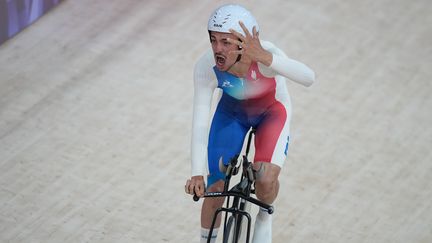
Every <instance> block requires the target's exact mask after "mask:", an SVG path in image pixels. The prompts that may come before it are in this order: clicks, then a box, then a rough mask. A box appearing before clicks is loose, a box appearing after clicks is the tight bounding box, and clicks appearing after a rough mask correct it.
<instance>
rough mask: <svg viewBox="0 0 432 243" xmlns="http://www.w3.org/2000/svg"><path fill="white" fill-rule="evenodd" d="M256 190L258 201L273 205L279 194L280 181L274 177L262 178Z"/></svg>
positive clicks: (258, 181) (257, 182)
mask: <svg viewBox="0 0 432 243" xmlns="http://www.w3.org/2000/svg"><path fill="white" fill-rule="evenodd" d="M255 188H256V195H257V197H258V199H259V200H261V201H263V202H265V203H268V204H271V203H273V202H274V200H275V199H276V197H277V194H278V192H279V180H278V179H277V178H272V177H261V178H260V179H258V180H257V181H256V183H255Z"/></svg>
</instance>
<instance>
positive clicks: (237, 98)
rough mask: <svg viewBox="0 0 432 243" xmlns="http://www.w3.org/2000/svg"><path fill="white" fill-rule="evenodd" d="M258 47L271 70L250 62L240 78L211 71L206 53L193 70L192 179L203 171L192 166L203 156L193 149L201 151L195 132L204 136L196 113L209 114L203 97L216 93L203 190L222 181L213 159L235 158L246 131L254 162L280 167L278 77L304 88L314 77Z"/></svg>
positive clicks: (286, 101)
mask: <svg viewBox="0 0 432 243" xmlns="http://www.w3.org/2000/svg"><path fill="white" fill-rule="evenodd" d="M262 45H263V47H264V48H265V49H267V50H268V51H270V52H271V53H272V54H273V63H272V65H270V67H266V66H264V65H262V64H259V63H252V65H251V66H250V68H249V70H248V72H247V75H246V76H245V77H244V78H239V77H236V76H235V75H232V74H230V73H228V72H221V71H219V70H218V69H217V68H216V67H215V66H214V60H213V61H212V59H213V57H212V53H211V52H210V55H209V54H207V56H206V55H205V56H204V57H203V58H201V60H200V61H199V62H198V63H197V65H196V67H195V76H194V78H195V97H194V124H193V135H192V175H198V174H201V175H203V172H202V171H200V172H199V173H197V172H198V171H196V172H194V170H198V169H199V168H203V166H202V164H201V165H198V164H195V163H198V161H196V160H197V159H199V158H200V157H201V158H202V157H203V155H202V151H197V149H198V148H199V147H200V148H201V149H203V145H202V142H203V141H201V142H200V143H199V144H198V143H197V141H196V140H202V139H203V138H204V137H205V136H203V135H202V134H199V133H200V132H203V131H204V129H206V130H207V131H208V126H207V127H206V126H205V122H207V123H208V118H209V115H205V114H202V113H203V112H207V113H209V108H210V104H209V98H208V97H204V96H209V95H210V97H211V96H212V94H213V91H214V89H215V88H219V89H221V90H222V96H221V97H220V99H219V101H218V103H217V107H216V110H215V112H214V115H213V119H212V122H211V127H210V132H209V135H208V140H207V152H208V153H207V155H208V157H207V160H208V169H209V176H208V184H207V185H208V186H211V185H212V184H213V183H214V182H216V181H218V180H221V179H224V174H223V173H221V172H220V171H219V160H220V159H221V158H222V160H223V162H224V164H226V163H228V161H229V160H230V159H231V158H232V157H233V156H235V155H238V154H239V153H240V151H241V149H242V147H243V141H244V138H245V136H246V134H247V132H248V131H249V129H250V128H252V127H253V128H255V129H256V134H255V140H254V144H255V157H254V161H255V162H269V163H274V164H276V165H278V166H280V167H282V166H283V163H284V161H285V158H286V155H287V150H288V142H289V124H290V118H291V116H290V115H291V113H290V112H291V102H290V98H289V94H288V91H287V88H286V84H285V78H284V77H283V76H285V77H288V78H290V79H292V80H294V81H297V82H299V83H301V84H304V85H306V86H309V85H310V84H311V83H312V82H313V80H314V73H313V71H312V70H310V69H309V68H308V67H306V66H305V65H304V64H302V63H300V62H297V61H294V60H292V59H289V58H288V57H286V56H285V55H284V54H283V53H282V52H281V51H280V50H279V49H277V48H276V47H274V46H273V45H272V44H271V43H269V42H262ZM209 65H210V66H209ZM278 69H282V70H278ZM285 69H288V70H286V71H285ZM283 70H284V71H285V72H284V71H283ZM211 71H212V73H213V74H211V73H210V72H211ZM263 73H265V74H266V75H264V74H263ZM282 75H283V76H282ZM209 92H211V93H210V94H209ZM206 94H207V95H206ZM202 103H204V105H203V104H202ZM210 103H211V98H210ZM206 106H207V108H205V107H206ZM204 110H205V111H204ZM203 119H207V120H205V121H204V120H203ZM196 133H198V134H196ZM194 159H195V161H194ZM200 163H202V162H200ZM194 164H195V165H194Z"/></svg>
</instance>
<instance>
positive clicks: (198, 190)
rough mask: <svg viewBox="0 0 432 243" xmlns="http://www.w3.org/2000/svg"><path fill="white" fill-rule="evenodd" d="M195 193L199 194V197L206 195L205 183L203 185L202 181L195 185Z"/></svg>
mask: <svg viewBox="0 0 432 243" xmlns="http://www.w3.org/2000/svg"><path fill="white" fill-rule="evenodd" d="M194 192H195V195H197V196H198V197H203V196H204V185H202V184H201V183H200V184H198V185H195V191H194Z"/></svg>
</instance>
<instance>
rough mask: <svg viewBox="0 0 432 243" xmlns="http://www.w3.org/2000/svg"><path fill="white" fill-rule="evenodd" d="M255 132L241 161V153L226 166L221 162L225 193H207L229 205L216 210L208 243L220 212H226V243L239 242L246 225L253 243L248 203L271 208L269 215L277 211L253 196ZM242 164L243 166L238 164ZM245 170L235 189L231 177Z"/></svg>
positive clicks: (250, 133) (195, 198)
mask: <svg viewBox="0 0 432 243" xmlns="http://www.w3.org/2000/svg"><path fill="white" fill-rule="evenodd" d="M253 134H255V129H252V130H251V131H250V132H249V137H248V142H247V146H246V153H245V155H243V156H242V160H241V163H239V161H238V157H239V156H238V155H237V156H234V157H233V158H232V159H231V160H230V162H229V163H228V165H224V164H223V163H222V162H220V163H219V167H220V170H221V171H223V172H225V183H224V189H223V191H222V192H205V193H204V197H225V198H226V206H225V207H221V208H219V209H217V210H216V212H215V214H214V216H213V221H212V224H211V227H210V231H209V235H208V238H207V239H208V240H207V243H210V240H211V235H212V233H213V229H214V225H215V223H216V219H217V217H218V215H219V214H220V213H224V215H225V217H224V221H223V243H238V242H239V240H240V237H241V234H242V233H243V234H244V232H242V231H244V230H242V229H243V226H244V225H245V224H247V227H246V235H245V236H246V243H249V238H250V231H251V221H252V218H251V216H250V214H249V212H248V209H247V208H248V207H247V204H248V203H252V204H255V205H257V206H259V207H261V208H262V209H264V210H267V212H268V213H269V214H272V213H273V212H274V208H273V206H271V205H268V204H265V203H263V202H261V201H259V200H257V199H256V198H254V197H252V196H251V195H252V194H255V188H254V184H255V178H256V177H255V171H254V170H253V168H252V163H251V162H249V160H248V155H249V150H250V145H251V140H252V135H253ZM237 164H239V165H237ZM240 168H241V169H242V173H241V178H240V182H239V183H237V184H236V185H234V186H233V187H232V188H231V189H230V188H229V184H230V181H231V178H232V177H233V176H235V175H237V174H238V172H239V171H240ZM194 200H195V201H198V200H199V198H198V197H197V196H196V195H195V196H194Z"/></svg>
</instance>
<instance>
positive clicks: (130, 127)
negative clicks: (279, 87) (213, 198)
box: [0, 0, 432, 243]
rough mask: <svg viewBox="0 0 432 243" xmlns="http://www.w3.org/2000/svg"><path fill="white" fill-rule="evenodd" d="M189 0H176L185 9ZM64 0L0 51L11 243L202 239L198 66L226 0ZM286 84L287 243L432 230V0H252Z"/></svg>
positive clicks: (4, 230) (2, 163) (381, 240)
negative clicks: (290, 61)
mask: <svg viewBox="0 0 432 243" xmlns="http://www.w3.org/2000/svg"><path fill="white" fill-rule="evenodd" d="M177 2H178V3H177ZM177 2H175V1H159V0H152V1H139V0H125V1H103V0H96V1H84V0H74V1H72V0H67V1H65V2H63V3H62V4H61V5H59V6H58V7H56V8H55V9H54V10H53V11H51V12H50V13H48V14H47V15H46V16H44V17H42V18H41V19H40V20H39V21H37V22H36V23H35V24H33V25H32V26H31V27H29V28H27V29H26V30H24V31H23V32H21V33H20V34H19V35H18V36H16V37H15V38H13V39H11V40H9V41H8V42H6V43H5V44H3V45H2V46H0V242H176V243H177V242H187V243H190V242H198V234H199V210H200V203H194V202H193V201H192V199H191V198H190V197H189V196H187V195H185V194H184V191H183V186H184V182H185V180H186V179H187V178H188V177H189V173H190V172H189V171H190V166H189V165H190V154H189V150H190V133H191V130H190V128H191V116H192V98H193V89H192V69H193V65H194V62H195V61H196V59H197V58H198V57H199V55H200V54H201V53H202V52H203V51H204V50H206V48H209V43H208V39H207V38H208V36H207V33H206V21H207V18H208V16H209V14H210V12H211V11H212V10H213V9H214V8H215V7H216V6H218V5H220V4H221V3H222V2H223V1H210V0H204V1H203V0H189V1H177ZM240 3H243V4H244V5H245V6H247V7H248V8H249V9H251V11H252V12H253V13H254V14H255V16H256V18H257V19H258V21H259V23H260V25H261V30H262V31H261V38H262V39H266V40H270V41H273V42H274V43H276V44H277V45H278V46H279V47H280V48H282V49H283V50H285V51H286V53H287V54H288V55H289V56H290V57H292V58H295V59H298V60H301V61H303V62H305V63H306V64H308V65H309V66H310V67H312V68H313V69H314V70H315V72H316V74H317V82H316V83H315V84H314V85H313V86H312V87H310V88H304V87H302V86H299V85H296V84H295V83H289V84H288V87H289V89H290V93H291V96H292V101H293V108H294V110H293V120H292V127H291V135H292V136H291V139H292V140H291V141H292V142H291V144H290V150H289V157H288V160H287V162H286V164H285V167H284V169H283V171H282V174H281V190H280V195H279V198H278V200H277V202H276V203H275V208H276V213H275V216H274V226H273V228H274V233H273V235H274V242H281V243H285V242H290V243H315V242H316V243H322V242H331V243H346V242H350V243H360V242H367V243H371V242H372V243H395V242H398V243H428V242H432V206H431V205H432V204H431V198H432V186H431V184H432V153H431V147H432V129H431V124H432V112H431V108H432V96H431V92H432V84H431V80H432V71H431V70H432V69H431V65H432V45H431V43H432V32H431V31H430V30H431V29H430V27H431V26H432V15H431V14H430V13H431V12H432V4H431V2H430V1H429V0H414V1H406V0H397V1H386V0H383V1H374V0H366V1H342V0H329V1H318V0H310V1H284V0H268V1H256V2H254V3H252V1H240Z"/></svg>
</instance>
